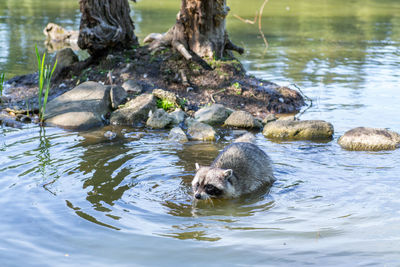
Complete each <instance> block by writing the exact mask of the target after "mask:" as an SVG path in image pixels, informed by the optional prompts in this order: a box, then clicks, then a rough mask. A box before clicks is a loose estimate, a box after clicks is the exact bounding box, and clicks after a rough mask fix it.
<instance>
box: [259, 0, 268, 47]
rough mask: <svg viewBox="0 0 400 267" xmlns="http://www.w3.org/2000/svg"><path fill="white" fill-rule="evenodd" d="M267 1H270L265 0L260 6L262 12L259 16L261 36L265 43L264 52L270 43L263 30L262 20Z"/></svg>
mask: <svg viewBox="0 0 400 267" xmlns="http://www.w3.org/2000/svg"><path fill="white" fill-rule="evenodd" d="M267 3H268V0H264V3H263V4H262V6H261V8H260V13H259V16H258V31H259V32H260V34H261V37H262V38H263V40H264V43H265V50H264V53H265V52H266V51H267V49H268V46H269V44H268V41H267V38H265V35H264V32H263V31H262V26H261V20H262V14H263V11H264V7H265V5H266V4H267Z"/></svg>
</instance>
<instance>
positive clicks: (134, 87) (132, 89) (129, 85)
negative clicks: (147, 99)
mask: <svg viewBox="0 0 400 267" xmlns="http://www.w3.org/2000/svg"><path fill="white" fill-rule="evenodd" d="M122 88H124V89H125V91H126V92H129V93H134V94H140V93H142V91H143V88H142V87H141V86H140V85H139V84H138V83H137V82H136V81H134V80H127V81H126V82H124V83H123V84H122Z"/></svg>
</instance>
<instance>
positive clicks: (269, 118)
mask: <svg viewBox="0 0 400 267" xmlns="http://www.w3.org/2000/svg"><path fill="white" fill-rule="evenodd" d="M276 120H277V118H276V116H275V114H273V113H270V114H268V115H267V116H265V118H264V120H263V121H262V123H263V124H267V123H269V122H271V121H276Z"/></svg>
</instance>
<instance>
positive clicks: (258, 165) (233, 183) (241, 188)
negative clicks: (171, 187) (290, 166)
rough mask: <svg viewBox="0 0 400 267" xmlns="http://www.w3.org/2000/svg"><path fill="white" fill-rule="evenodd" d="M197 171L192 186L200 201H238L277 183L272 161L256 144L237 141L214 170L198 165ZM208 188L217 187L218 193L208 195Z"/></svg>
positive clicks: (223, 154) (219, 158)
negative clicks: (215, 199)
mask: <svg viewBox="0 0 400 267" xmlns="http://www.w3.org/2000/svg"><path fill="white" fill-rule="evenodd" d="M196 168H197V173H196V175H195V177H194V179H193V181H192V187H193V192H194V196H195V198H197V199H208V198H235V197H239V196H241V195H244V194H248V193H251V192H253V191H255V190H257V189H260V188H262V187H264V186H271V185H272V184H273V183H274V181H275V177H274V175H273V171H272V163H271V160H270V158H269V157H268V155H267V154H266V153H265V152H264V151H262V150H261V149H260V148H259V147H258V146H256V145H254V144H252V143H245V142H239V143H236V142H235V143H233V144H231V145H229V146H227V147H226V148H225V149H224V150H223V151H221V153H220V154H219V155H218V156H217V158H216V159H215V160H214V162H213V163H212V164H211V166H210V167H200V166H198V165H197V164H196ZM210 185H212V186H210ZM207 187H208V188H210V187H211V188H213V187H215V188H216V189H218V190H216V189H215V188H214V190H213V191H214V192H215V191H216V192H217V193H218V194H217V195H212V194H208V193H207V192H206V191H207ZM208 191H210V190H208Z"/></svg>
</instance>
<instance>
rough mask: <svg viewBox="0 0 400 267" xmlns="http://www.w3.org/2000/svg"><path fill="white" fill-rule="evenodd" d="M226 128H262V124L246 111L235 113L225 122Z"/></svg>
mask: <svg viewBox="0 0 400 267" xmlns="http://www.w3.org/2000/svg"><path fill="white" fill-rule="evenodd" d="M225 125H226V126H232V127H238V128H245V129H251V128H256V129H260V128H262V124H261V123H260V122H259V121H258V120H256V119H255V118H254V117H253V115H251V114H250V113H249V112H247V111H242V110H240V111H235V112H233V113H232V114H231V115H230V116H229V117H228V118H227V119H226V121H225Z"/></svg>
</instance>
